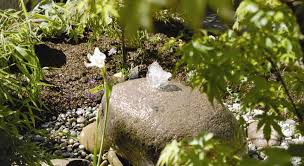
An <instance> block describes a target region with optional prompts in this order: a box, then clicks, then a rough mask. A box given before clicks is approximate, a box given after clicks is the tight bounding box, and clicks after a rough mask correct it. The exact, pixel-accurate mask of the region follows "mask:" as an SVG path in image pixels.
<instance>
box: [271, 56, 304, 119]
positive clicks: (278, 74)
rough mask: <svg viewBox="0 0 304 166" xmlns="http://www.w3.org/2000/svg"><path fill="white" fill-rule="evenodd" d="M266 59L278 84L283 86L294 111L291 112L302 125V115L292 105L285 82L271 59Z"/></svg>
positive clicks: (293, 104) (294, 105)
mask: <svg viewBox="0 0 304 166" xmlns="http://www.w3.org/2000/svg"><path fill="white" fill-rule="evenodd" d="M266 59H267V60H268V61H269V62H270V63H271V65H272V67H273V69H274V71H275V74H276V76H277V78H278V80H279V82H280V83H281V84H282V86H283V89H284V92H285V94H286V95H287V97H288V99H289V101H290V102H291V105H292V107H293V109H294V111H293V112H294V113H295V114H296V116H297V117H298V118H299V121H300V123H301V124H302V123H303V117H302V114H301V113H300V112H299V110H298V109H297V106H296V104H295V103H294V101H293V99H292V97H291V95H290V92H289V90H288V88H287V85H286V83H285V81H284V79H283V77H282V75H281V73H280V71H279V70H278V68H277V65H276V64H275V63H274V62H273V61H272V59H271V58H270V57H266Z"/></svg>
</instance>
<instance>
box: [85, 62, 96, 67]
mask: <svg viewBox="0 0 304 166" xmlns="http://www.w3.org/2000/svg"><path fill="white" fill-rule="evenodd" d="M84 65H85V67H87V68H89V67H93V66H94V64H93V63H86V62H84Z"/></svg>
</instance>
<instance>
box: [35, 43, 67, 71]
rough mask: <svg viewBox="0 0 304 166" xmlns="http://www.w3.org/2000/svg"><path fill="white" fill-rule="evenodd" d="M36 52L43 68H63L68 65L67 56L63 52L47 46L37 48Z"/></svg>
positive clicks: (41, 45) (42, 45)
mask: <svg viewBox="0 0 304 166" xmlns="http://www.w3.org/2000/svg"><path fill="white" fill-rule="evenodd" d="M35 52H36V54H37V57H38V59H39V61H40V65H41V67H58V68H59V67H62V66H63V65H65V64H66V56H65V54H64V53H63V52H62V51H61V50H57V49H54V48H50V47H48V46H47V45H45V44H40V45H36V46H35Z"/></svg>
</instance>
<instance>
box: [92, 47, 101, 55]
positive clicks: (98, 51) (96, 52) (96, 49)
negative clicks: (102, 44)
mask: <svg viewBox="0 0 304 166" xmlns="http://www.w3.org/2000/svg"><path fill="white" fill-rule="evenodd" d="M100 54H101V52H100V50H99V48H98V47H95V50H94V55H100Z"/></svg>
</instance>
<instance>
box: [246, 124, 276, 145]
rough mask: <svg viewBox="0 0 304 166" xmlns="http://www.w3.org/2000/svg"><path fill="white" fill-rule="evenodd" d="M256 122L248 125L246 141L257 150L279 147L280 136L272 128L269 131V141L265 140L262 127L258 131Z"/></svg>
mask: <svg viewBox="0 0 304 166" xmlns="http://www.w3.org/2000/svg"><path fill="white" fill-rule="evenodd" d="M257 126H258V121H254V122H252V123H250V124H249V126H248V129H247V135H248V139H249V140H250V141H251V142H252V143H253V144H254V145H255V146H257V147H258V148H265V147H269V146H278V145H280V141H281V136H280V135H279V133H278V132H277V131H275V130H274V129H273V128H272V129H271V135H270V140H269V141H267V140H266V139H265V136H264V133H263V127H262V128H260V129H259V130H258V127H257Z"/></svg>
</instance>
